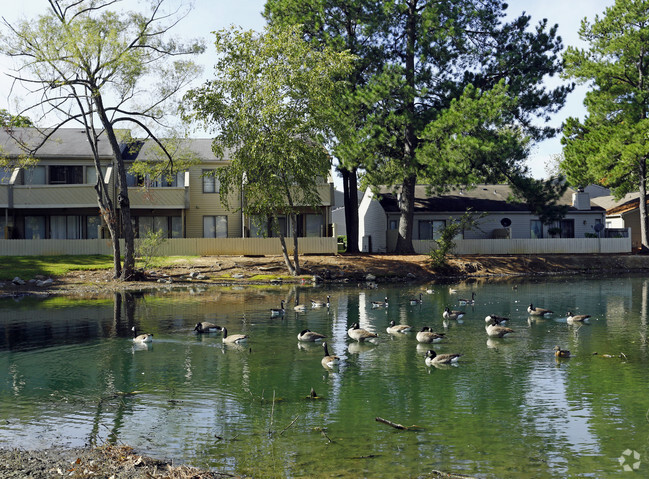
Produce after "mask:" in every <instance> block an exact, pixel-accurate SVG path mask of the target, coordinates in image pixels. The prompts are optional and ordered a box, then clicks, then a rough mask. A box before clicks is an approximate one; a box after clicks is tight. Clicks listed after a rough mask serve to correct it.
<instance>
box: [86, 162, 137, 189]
mask: <svg viewBox="0 0 649 479" xmlns="http://www.w3.org/2000/svg"><path fill="white" fill-rule="evenodd" d="M101 172H102V175H103V176H104V178H106V167H105V166H102V168H101ZM126 177H127V179H128V173H127V174H126ZM96 183H97V169H96V168H95V167H94V166H86V184H87V185H94V184H96Z"/></svg>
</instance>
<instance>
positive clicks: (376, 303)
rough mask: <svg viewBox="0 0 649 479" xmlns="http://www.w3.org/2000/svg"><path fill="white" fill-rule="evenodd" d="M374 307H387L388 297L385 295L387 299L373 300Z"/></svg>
mask: <svg viewBox="0 0 649 479" xmlns="http://www.w3.org/2000/svg"><path fill="white" fill-rule="evenodd" d="M372 307H373V308H387V307H388V297H387V296H386V297H385V301H372Z"/></svg>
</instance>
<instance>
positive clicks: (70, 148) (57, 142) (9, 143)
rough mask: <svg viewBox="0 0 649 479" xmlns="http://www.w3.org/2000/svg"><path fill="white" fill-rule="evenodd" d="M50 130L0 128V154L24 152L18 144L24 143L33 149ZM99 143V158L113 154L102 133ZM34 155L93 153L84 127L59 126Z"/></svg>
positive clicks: (88, 155)
mask: <svg viewBox="0 0 649 479" xmlns="http://www.w3.org/2000/svg"><path fill="white" fill-rule="evenodd" d="M51 131H52V129H50V128H46V129H43V130H39V129H37V128H12V129H11V134H10V133H8V132H7V131H6V130H5V129H0V155H2V156H7V157H16V156H20V155H24V154H25V149H24V148H22V147H21V143H24V144H25V146H26V147H27V149H33V148H36V147H37V146H38V144H39V143H41V142H42V141H43V139H44V137H45V135H46V134H48V133H50V132H51ZM98 145H99V156H100V157H102V158H103V157H112V156H113V150H112V148H111V147H110V143H109V142H108V140H107V139H106V138H105V136H104V135H102V136H100V138H99V142H98ZM35 156H36V157H37V158H42V159H45V158H92V156H93V154H92V149H91V148H90V145H89V144H88V139H87V138H86V132H85V130H84V129H83V128H59V129H58V130H56V131H55V132H54V133H53V134H52V136H51V137H50V138H49V139H48V140H47V141H46V142H45V143H44V144H43V145H42V146H41V147H40V148H39V149H38V151H37V152H36V154H35Z"/></svg>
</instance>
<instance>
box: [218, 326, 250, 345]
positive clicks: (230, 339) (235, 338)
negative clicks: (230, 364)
mask: <svg viewBox="0 0 649 479" xmlns="http://www.w3.org/2000/svg"><path fill="white" fill-rule="evenodd" d="M221 331H223V342H224V343H227V344H239V343H243V342H246V341H248V335H247V334H233V335H232V336H228V330H227V328H221Z"/></svg>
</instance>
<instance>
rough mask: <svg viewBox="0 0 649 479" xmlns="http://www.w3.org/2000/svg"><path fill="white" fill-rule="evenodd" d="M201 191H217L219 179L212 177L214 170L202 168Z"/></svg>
mask: <svg viewBox="0 0 649 479" xmlns="http://www.w3.org/2000/svg"><path fill="white" fill-rule="evenodd" d="M202 175H203V193H218V192H219V181H218V180H217V179H216V177H214V176H213V175H214V170H203V173H202Z"/></svg>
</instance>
